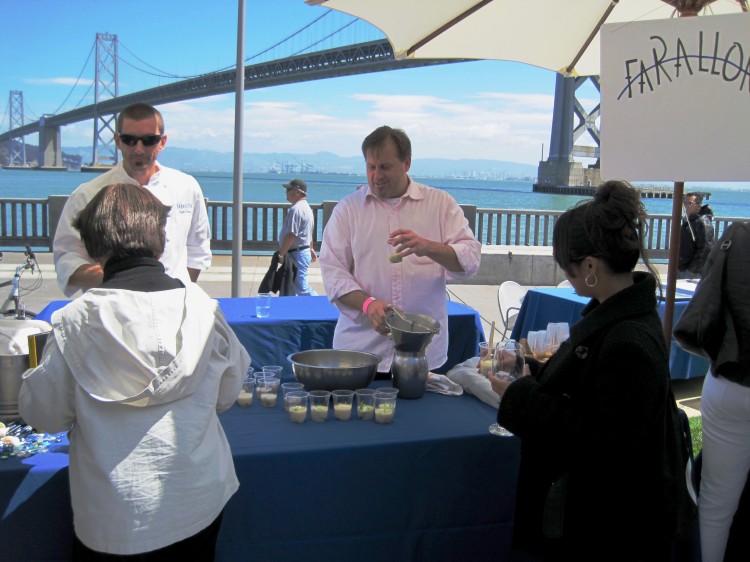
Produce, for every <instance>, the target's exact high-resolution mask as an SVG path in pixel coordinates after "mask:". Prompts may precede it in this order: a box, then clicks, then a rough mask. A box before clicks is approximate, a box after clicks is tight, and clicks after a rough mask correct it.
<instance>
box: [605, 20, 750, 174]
mask: <svg viewBox="0 0 750 562" xmlns="http://www.w3.org/2000/svg"><path fill="white" fill-rule="evenodd" d="M600 77H601V123H600V124H601V137H600V138H601V145H600V148H601V150H600V155H601V162H600V164H601V173H602V178H603V179H616V178H619V179H626V180H631V181H745V180H750V14H747V13H745V14H733V15H722V16H698V17H687V18H674V19H669V20H651V21H644V22H633V23H629V24H608V25H605V26H603V27H602V31H601V74H600Z"/></svg>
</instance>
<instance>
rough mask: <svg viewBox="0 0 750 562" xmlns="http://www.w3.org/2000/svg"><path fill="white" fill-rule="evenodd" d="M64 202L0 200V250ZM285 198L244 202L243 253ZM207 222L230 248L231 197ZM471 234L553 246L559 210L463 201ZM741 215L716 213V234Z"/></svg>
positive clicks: (47, 220) (658, 246)
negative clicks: (489, 206) (483, 205)
mask: <svg viewBox="0 0 750 562" xmlns="http://www.w3.org/2000/svg"><path fill="white" fill-rule="evenodd" d="M65 201H67V196H65V195H51V196H49V197H48V198H47V199H25V198H14V199H0V249H17V248H22V247H23V246H26V245H29V246H31V247H32V248H34V249H36V250H38V251H52V241H53V240H54V238H55V230H56V229H57V224H58V222H59V220H60V214H61V213H62V209H63V207H64V206H65ZM290 206H291V205H290V204H289V203H243V204H242V213H243V216H242V220H243V237H242V252H243V253H244V254H253V253H265V252H271V251H274V250H276V249H277V248H278V239H279V232H281V227H282V225H283V223H284V217H286V214H287V213H288V212H289V208H290ZM335 206H336V201H324V202H323V203H315V204H310V207H311V208H312V210H313V213H314V215H315V225H316V228H315V232H314V235H313V239H314V246H315V248H320V241H321V240H322V239H323V229H324V228H325V225H326V223H327V222H328V219H329V218H330V217H331V213H332V212H333V208H334V207H335ZM206 207H207V210H208V219H209V223H210V225H211V248H212V250H213V251H214V252H217V253H226V252H229V251H231V250H232V214H233V212H234V206H233V203H231V202H224V201H206ZM461 207H462V209H463V211H464V215H465V216H466V218H467V219H468V221H469V226H470V227H471V229H472V231H473V232H474V235H475V236H476V237H477V240H479V241H480V242H481V243H482V244H483V245H491V246H552V231H553V229H554V226H555V221H556V220H557V218H558V217H559V216H560V215H561V214H562V212H561V211H542V210H510V209H484V208H479V207H476V206H474V205H461ZM743 220H746V219H743V218H739V217H714V226H715V229H716V236H717V237H719V236H721V233H722V232H723V231H724V229H725V228H726V227H727V226H728V225H730V224H732V223H733V222H735V221H743ZM648 227H649V236H648V239H647V244H646V247H647V252H648V255H649V258H650V259H655V260H665V259H667V257H668V255H669V232H670V229H671V227H672V217H671V216H669V215H650V216H649V218H648Z"/></svg>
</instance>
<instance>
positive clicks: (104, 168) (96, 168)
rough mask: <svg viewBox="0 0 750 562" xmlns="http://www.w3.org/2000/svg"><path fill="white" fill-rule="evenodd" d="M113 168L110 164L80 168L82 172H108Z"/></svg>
mask: <svg viewBox="0 0 750 562" xmlns="http://www.w3.org/2000/svg"><path fill="white" fill-rule="evenodd" d="M112 168H114V165H112V164H99V165H91V166H81V171H82V172H108V171H109V170H111V169H112Z"/></svg>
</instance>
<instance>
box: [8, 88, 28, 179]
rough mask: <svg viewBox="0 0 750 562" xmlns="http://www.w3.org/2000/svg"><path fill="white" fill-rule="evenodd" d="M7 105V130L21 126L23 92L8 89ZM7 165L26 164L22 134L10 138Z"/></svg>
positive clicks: (24, 143)
mask: <svg viewBox="0 0 750 562" xmlns="http://www.w3.org/2000/svg"><path fill="white" fill-rule="evenodd" d="M8 107H9V108H10V127H8V130H10V131H12V130H13V129H17V128H18V127H23V92H22V91H21V90H11V91H10V100H9V102H8ZM8 165H9V166H25V165H26V142H25V141H24V139H23V135H19V136H17V137H13V138H11V139H10V156H9V158H8Z"/></svg>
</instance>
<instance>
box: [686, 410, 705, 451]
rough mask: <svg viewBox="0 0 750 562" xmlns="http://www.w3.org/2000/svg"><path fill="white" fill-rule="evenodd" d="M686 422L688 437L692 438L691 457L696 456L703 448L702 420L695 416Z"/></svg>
mask: <svg viewBox="0 0 750 562" xmlns="http://www.w3.org/2000/svg"><path fill="white" fill-rule="evenodd" d="M688 421H689V422H690V435H691V436H692V438H693V455H695V456H698V453H699V452H700V450H701V448H702V447H703V418H701V416H696V417H694V418H690V419H689V420H688Z"/></svg>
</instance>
